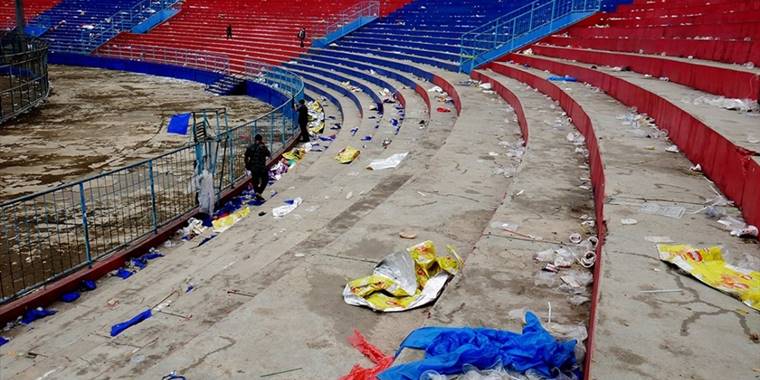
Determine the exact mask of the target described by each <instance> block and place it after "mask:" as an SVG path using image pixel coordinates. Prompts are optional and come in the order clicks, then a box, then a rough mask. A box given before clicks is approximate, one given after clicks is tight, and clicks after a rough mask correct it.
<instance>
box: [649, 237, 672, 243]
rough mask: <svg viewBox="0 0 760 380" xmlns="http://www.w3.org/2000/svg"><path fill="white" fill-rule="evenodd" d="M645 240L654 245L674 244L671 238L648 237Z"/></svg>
mask: <svg viewBox="0 0 760 380" xmlns="http://www.w3.org/2000/svg"><path fill="white" fill-rule="evenodd" d="M644 240H646V241H648V242H652V243H672V242H673V239H671V238H670V236H646V237H644Z"/></svg>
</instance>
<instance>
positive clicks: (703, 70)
mask: <svg viewBox="0 0 760 380" xmlns="http://www.w3.org/2000/svg"><path fill="white" fill-rule="evenodd" d="M758 25H759V26H760V24H758ZM531 49H533V52H534V53H536V54H538V55H543V56H547V57H555V58H563V59H568V60H575V61H578V62H584V63H590V64H595V65H604V66H611V67H615V66H617V67H626V66H628V67H630V68H631V70H632V71H635V72H637V73H641V74H649V75H652V76H653V77H656V78H659V77H668V78H669V79H670V81H671V82H674V83H679V84H682V85H684V86H688V87H691V88H694V89H697V90H700V91H704V92H709V93H711V94H715V95H720V96H725V97H728V98H740V99H754V100H757V99H758V98H759V97H760V75H758V74H755V73H751V72H748V71H741V70H732V69H728V68H723V67H715V66H707V65H700V64H697V63H691V62H680V61H674V60H672V59H666V58H659V57H654V56H640V55H634V54H625V53H611V52H603V51H590V50H579V49H568V48H563V47H556V46H546V45H534V46H531Z"/></svg>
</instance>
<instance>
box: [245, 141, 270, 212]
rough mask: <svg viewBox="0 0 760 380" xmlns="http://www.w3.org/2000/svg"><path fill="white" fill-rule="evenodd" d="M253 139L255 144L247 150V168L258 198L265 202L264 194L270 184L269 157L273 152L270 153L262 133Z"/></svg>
mask: <svg viewBox="0 0 760 380" xmlns="http://www.w3.org/2000/svg"><path fill="white" fill-rule="evenodd" d="M253 140H254V141H253V144H251V145H249V146H248V148H246V150H245V168H246V169H248V171H249V172H251V182H253V190H254V191H255V192H256V199H258V200H259V201H262V202H263V201H264V197H263V196H262V194H264V189H266V188H267V185H268V184H269V169H268V168H267V158H269V157H271V156H272V154H271V153H269V149H267V146H266V144H264V138H263V137H262V136H261V135H256V137H254V139H253Z"/></svg>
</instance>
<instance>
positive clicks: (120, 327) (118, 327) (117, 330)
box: [111, 309, 153, 336]
mask: <svg viewBox="0 0 760 380" xmlns="http://www.w3.org/2000/svg"><path fill="white" fill-rule="evenodd" d="M152 316H153V314H152V313H151V311H150V309H148V310H145V311H143V312H142V313H140V314H137V315H135V316H134V317H132V319H130V320H128V321H124V322H122V323H117V324H115V325H113V326H111V336H117V335H119V334H121V333H122V332H123V331H124V330H126V329H128V328H130V327H132V326H134V325H136V324H138V323H140V322H142V321H144V320H146V319H148V318H150V317H152Z"/></svg>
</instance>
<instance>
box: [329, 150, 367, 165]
mask: <svg viewBox="0 0 760 380" xmlns="http://www.w3.org/2000/svg"><path fill="white" fill-rule="evenodd" d="M359 154H361V152H360V151H359V150H358V149H356V148H353V147H350V146H347V147H346V148H345V149H343V150H341V151H340V152H338V154H337V155H335V159H336V160H337V161H338V162H340V163H341V164H350V163H352V162H353V161H354V160H355V159H356V158H357V157H359Z"/></svg>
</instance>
